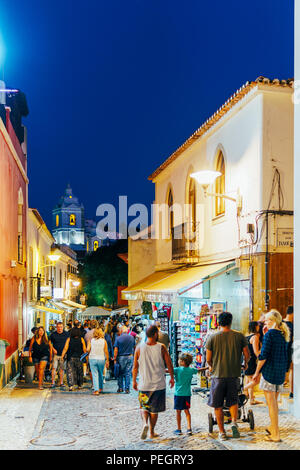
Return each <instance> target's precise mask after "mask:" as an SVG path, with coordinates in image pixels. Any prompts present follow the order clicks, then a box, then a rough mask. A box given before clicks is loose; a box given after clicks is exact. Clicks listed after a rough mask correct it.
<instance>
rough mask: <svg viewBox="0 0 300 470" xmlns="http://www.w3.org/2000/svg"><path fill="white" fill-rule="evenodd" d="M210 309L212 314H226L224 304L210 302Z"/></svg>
mask: <svg viewBox="0 0 300 470" xmlns="http://www.w3.org/2000/svg"><path fill="white" fill-rule="evenodd" d="M212 309H213V312H214V313H222V312H226V302H212Z"/></svg>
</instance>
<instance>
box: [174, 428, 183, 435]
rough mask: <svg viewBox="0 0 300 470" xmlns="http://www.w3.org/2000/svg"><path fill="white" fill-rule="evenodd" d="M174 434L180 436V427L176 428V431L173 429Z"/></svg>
mask: <svg viewBox="0 0 300 470" xmlns="http://www.w3.org/2000/svg"><path fill="white" fill-rule="evenodd" d="M174 434H176V435H177V436H180V434H182V432H181V429H176V431H174Z"/></svg>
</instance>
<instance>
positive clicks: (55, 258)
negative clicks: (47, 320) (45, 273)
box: [37, 253, 61, 300]
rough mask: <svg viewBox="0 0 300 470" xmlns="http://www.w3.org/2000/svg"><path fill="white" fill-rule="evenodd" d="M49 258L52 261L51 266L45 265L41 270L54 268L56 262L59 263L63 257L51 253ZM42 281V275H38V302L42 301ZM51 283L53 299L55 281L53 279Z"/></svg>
mask: <svg viewBox="0 0 300 470" xmlns="http://www.w3.org/2000/svg"><path fill="white" fill-rule="evenodd" d="M47 256H48V258H49V259H50V261H51V264H44V265H43V266H40V269H44V268H48V267H51V268H52V266H54V264H55V263H56V261H58V260H59V259H60V257H61V255H59V254H55V253H50V255H47ZM51 276H52V270H51ZM41 280H42V275H41V274H37V300H40V299H41ZM50 282H51V290H52V297H53V289H54V279H53V278H52V279H51V281H50Z"/></svg>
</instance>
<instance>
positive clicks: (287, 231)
mask: <svg viewBox="0 0 300 470" xmlns="http://www.w3.org/2000/svg"><path fill="white" fill-rule="evenodd" d="M277 248H280V249H281V250H288V251H290V249H291V248H294V230H293V229H292V228H278V229H277Z"/></svg>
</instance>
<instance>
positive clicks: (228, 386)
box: [207, 377, 240, 408]
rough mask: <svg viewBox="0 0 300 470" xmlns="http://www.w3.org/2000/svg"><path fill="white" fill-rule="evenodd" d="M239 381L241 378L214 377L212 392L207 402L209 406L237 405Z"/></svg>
mask: <svg viewBox="0 0 300 470" xmlns="http://www.w3.org/2000/svg"><path fill="white" fill-rule="evenodd" d="M239 383H240V380H239V379H238V378H235V377H234V378H232V377H226V378H216V377H212V379H211V386H210V394H209V399H208V403H207V404H208V406H211V407H212V408H223V406H224V405H226V406H227V407H231V406H233V405H237V404H238V393H239Z"/></svg>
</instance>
